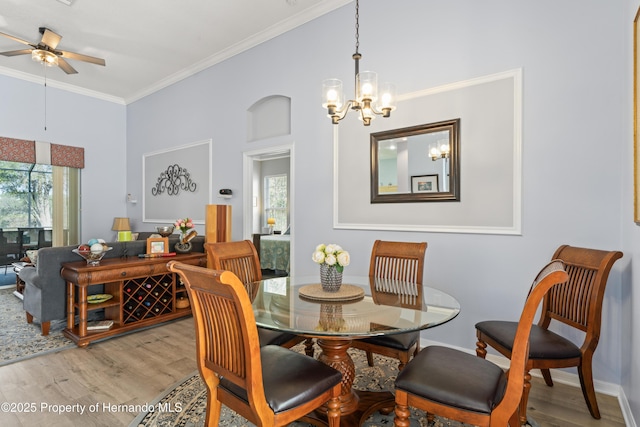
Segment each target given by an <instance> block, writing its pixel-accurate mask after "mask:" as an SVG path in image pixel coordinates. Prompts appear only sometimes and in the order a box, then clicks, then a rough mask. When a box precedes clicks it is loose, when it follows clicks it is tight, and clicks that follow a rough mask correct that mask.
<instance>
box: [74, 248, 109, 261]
mask: <svg viewBox="0 0 640 427" xmlns="http://www.w3.org/2000/svg"><path fill="white" fill-rule="evenodd" d="M111 249H113V248H106V249H105V250H104V251H102V252H100V253H99V254H98V253H93V252H80V251H79V250H77V249H72V250H71V252H73V253H74V254H78V255H80V256H81V257H82V258H84V259H85V261H87V265H100V261H101V260H102V258H104V256H105V254H106V253H107V252H109V251H110V250H111Z"/></svg>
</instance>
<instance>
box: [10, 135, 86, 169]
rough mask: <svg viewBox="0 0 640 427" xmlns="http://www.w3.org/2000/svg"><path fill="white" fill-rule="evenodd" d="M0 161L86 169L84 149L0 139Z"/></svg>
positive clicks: (23, 140) (22, 140)
mask: <svg viewBox="0 0 640 427" xmlns="http://www.w3.org/2000/svg"><path fill="white" fill-rule="evenodd" d="M0 160H5V161H9V162H21V163H43V164H51V165H53V166H67V167H71V168H78V169H83V168H84V148H80V147H71V146H69V145H60V144H49V143H48V142H38V143H36V141H27V140H26V139H15V138H4V137H0Z"/></svg>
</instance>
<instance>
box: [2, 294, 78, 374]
mask: <svg viewBox="0 0 640 427" xmlns="http://www.w3.org/2000/svg"><path fill="white" fill-rule="evenodd" d="M14 290H15V288H14V289H2V290H0V326H1V327H2V333H1V334H0V335H1V336H2V343H3V345H2V352H0V366H3V365H8V364H10V363H14V362H19V361H21V360H25V359H29V358H32V357H35V356H41V355H43V354H48V353H52V352H56V351H60V350H63V349H66V348H72V347H74V346H75V344H74V343H73V341H71V340H69V339H68V338H66V337H64V336H63V335H62V330H63V329H64V328H65V326H66V322H65V321H64V320H58V321H52V322H51V328H50V330H49V335H48V336H46V337H43V336H42V331H41V330H40V323H36V322H37V319H34V322H33V323H32V324H28V323H27V318H26V315H25V312H24V310H23V308H22V301H21V300H19V299H18V298H16V297H15V296H14V295H13V291H14Z"/></svg>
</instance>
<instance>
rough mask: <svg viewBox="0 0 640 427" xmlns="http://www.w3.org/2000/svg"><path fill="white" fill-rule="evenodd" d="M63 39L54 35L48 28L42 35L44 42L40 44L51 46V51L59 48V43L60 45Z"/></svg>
mask: <svg viewBox="0 0 640 427" xmlns="http://www.w3.org/2000/svg"><path fill="white" fill-rule="evenodd" d="M61 39H62V36H61V35H59V34H56V33H54V32H53V31H51V30H50V29H48V28H45V29H44V32H43V33H42V40H41V41H40V43H42V44H45V45H47V46H49V47H50V48H51V49H55V48H56V47H58V43H60V40H61Z"/></svg>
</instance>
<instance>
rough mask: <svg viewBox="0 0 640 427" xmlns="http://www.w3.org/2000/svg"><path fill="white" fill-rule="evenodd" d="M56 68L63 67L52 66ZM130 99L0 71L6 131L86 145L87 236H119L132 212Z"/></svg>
mask: <svg viewBox="0 0 640 427" xmlns="http://www.w3.org/2000/svg"><path fill="white" fill-rule="evenodd" d="M50 72H62V71H61V70H55V69H54V70H51V71H50ZM125 110H126V106H125V105H119V104H116V103H113V102H107V101H103V100H99V99H96V98H93V97H88V96H83V95H79V94H77V93H72V92H68V91H64V90H61V89H58V88H56V87H54V86H52V85H48V86H47V88H46V128H47V129H46V130H45V87H44V84H43V83H37V82H36V83H34V82H31V81H26V80H21V79H16V78H11V77H7V76H3V75H0V137H8V138H19V139H26V140H37V141H46V142H51V143H54V144H63V145H71V146H76V147H83V148H84V161H85V168H84V169H83V170H82V173H81V180H82V200H81V208H82V214H81V234H80V236H81V238H82V240H83V241H85V242H86V241H88V240H89V239H91V238H94V237H95V238H103V239H105V240H113V239H114V238H115V232H114V231H111V226H112V225H113V218H114V217H123V216H126V191H125V188H126V164H127V150H126V131H125V127H126V121H125Z"/></svg>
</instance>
